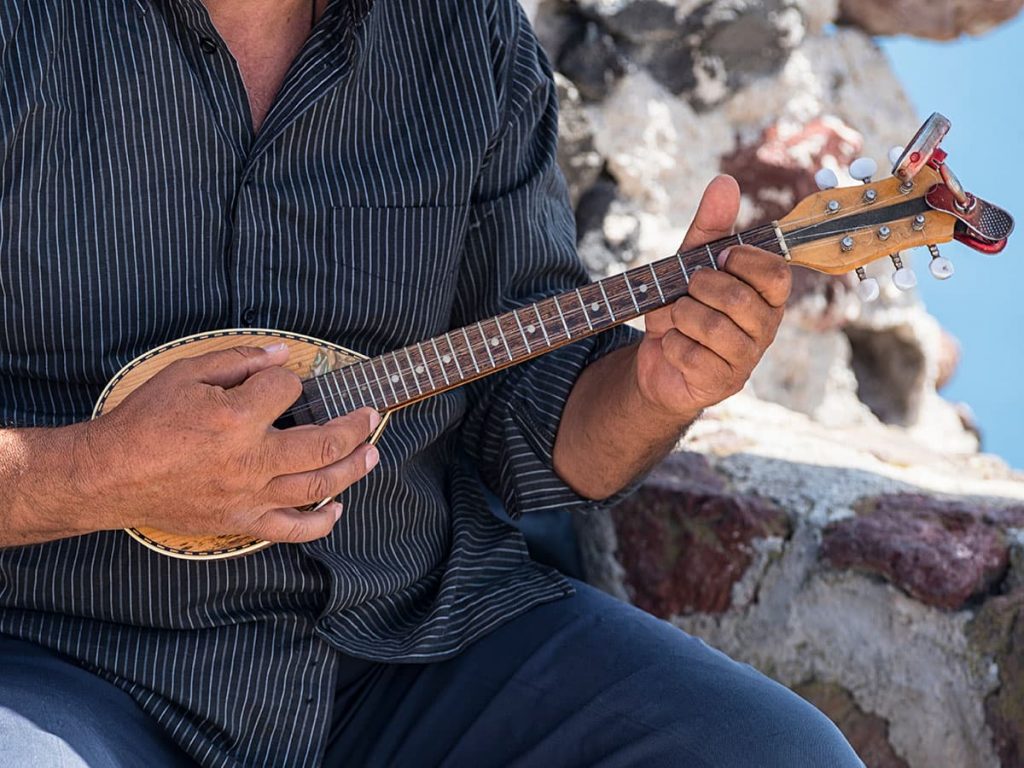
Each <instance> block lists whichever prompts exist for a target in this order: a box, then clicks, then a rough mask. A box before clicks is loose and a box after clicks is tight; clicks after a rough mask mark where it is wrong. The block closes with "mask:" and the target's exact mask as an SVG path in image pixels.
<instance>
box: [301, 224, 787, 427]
mask: <svg viewBox="0 0 1024 768" xmlns="http://www.w3.org/2000/svg"><path fill="white" fill-rule="evenodd" d="M759 230H761V231H759ZM769 232H771V233H772V239H771V240H768V241H762V240H760V239H758V235H759V234H768V233H769ZM743 234H745V235H746V239H743V240H742V242H743V244H745V245H751V246H754V247H766V246H773V245H774V246H775V247H778V246H777V240H776V239H775V237H774V228H773V227H771V226H765V227H757V228H754V229H751V230H749V231H747V232H746V233H741V237H742V236H743ZM729 240H735V241H736V242H737V244H739V242H740V240H739V238H737V237H736V236H735V235H733V236H731V237H727V238H722V239H721V240H719V241H715V243H709V244H708V245H715V244H720V243H723V242H727V241H729ZM705 251H706V247H705V246H700V247H698V248H694V249H692V250H690V251H686V252H677V254H675V256H670V257H668V258H667V259H661V260H659V262H654V263H652V264H648V265H641V266H640V267H634V268H633V269H631V270H628V271H627V273H626V274H627V275H628V273H629V272H641V271H647V270H648V269H649V268H650V267H652V266H656V265H657V264H659V263H665V262H671V261H672V260H673V259H675V258H682V259H683V260H684V263H686V265H687V267H689V269H688V271H695V270H696V269H698V268H700V267H703V266H704V263H703V262H704V259H705V258H706V257H705V256H704V253H705ZM716 268H717V267H716ZM680 275H682V272H680ZM618 277H623V275H621V274H620V275H613V276H611V277H610V278H606V280H609V281H610V280H614V279H615V278H618ZM677 279H678V277H677V276H672V280H677ZM684 279H685V278H684ZM626 280H627V281H628V277H627V278H626ZM660 280H661V278H659V281H660ZM595 284H596V283H595ZM687 284H688V281H687ZM592 285H593V284H592ZM623 286H624V289H621V288H620V289H619V290H618V291H616V290H615V289H614V288H613V287H612V286H610V285H609V286H608V288H611V290H609V291H608V292H607V293H606V296H607V299H608V303H609V304H610V303H613V302H625V303H627V306H628V303H631V302H634V301H636V297H635V295H634V294H633V293H632V292H631V291H630V290H629V287H628V282H625V281H624V282H623ZM585 287H586V286H581V288H585ZM670 290H671V287H670ZM568 295H571V292H569V293H568V294H560V295H559V296H549V297H546V298H544V299H541V300H540V301H537V302H534V303H533V304H528V305H525V306H523V307H517V308H516V309H515V310H512V311H510V312H508V313H503V314H502V315H499V316H495V317H491V318H486V319H485V320H482V321H481V322H482V323H483V322H486V323H493V324H495V327H497V328H498V330H499V335H501V336H503V335H504V329H503V328H502V327H501V325H500V323H499V322H498V318H499V317H507V316H508V315H511V314H512V312H516V313H520V312H523V311H524V310H529V309H530V308H531V307H533V306H537V307H539V306H540V305H543V304H545V303H546V302H552V303H554V302H555V301H557V300H558V299H559V298H564V297H565V296H568ZM645 303H646V302H645ZM637 304H638V305H639V302H637ZM666 305H667V302H666V303H664V304H663V303H662V302H660V301H659V302H658V304H657V305H656V306H651V307H645V308H644V309H641V310H640V311H639V312H633V311H632V310H628V311H627V312H626V313H621V312H620V314H619V315H618V317H615V315H614V310H613V309H610V312H611V314H612V316H613V318H614V319H613V320H612V322H611V323H607V322H606V323H604V324H603V325H601V326H600V327H595V328H594V329H593V330H590V329H584V332H582V333H577V335H576V336H570V335H568V334H567V335H566V337H565V338H564V339H559V340H558V341H556V342H554V343H552V344H546V345H545V347H546V348H544V349H540V348H539V347H537V346H534V345H530V344H529V343H528V342H527V343H526V348H525V349H523V350H522V351H521V352H520V353H518V354H512V353H510V359H508V360H503V361H500V362H497V363H493V364H492V365H490V366H488V367H485V368H484V369H483V370H478V369H477V366H474V371H473V372H471V373H469V374H468V375H466V374H465V372H463V375H460V376H458V377H457V378H456V381H455V383H454V384H451V383H450V381H447V380H446V384H445V387H441V386H438V382H433V383H432V384H431V385H429V386H428V387H427V389H426V390H424V389H423V388H422V387H420V386H417V385H414V387H415V389H416V390H417V392H416V395H414V396H413V395H412V390H411V389H410V388H409V386H408V381H409V379H410V377H412V376H413V375H414V373H415V374H416V376H417V378H416V379H415V380H414V381H416V382H418V381H419V380H420V377H422V376H425V375H426V373H427V371H428V370H430V364H429V362H428V361H427V359H426V356H425V355H424V354H423V352H422V350H421V349H419V348H420V347H421V345H423V344H431V342H435V343H436V339H426V340H424V341H422V342H419V343H418V344H412V345H409V346H407V347H403V348H401V349H398V350H394V351H392V352H387V353H384V354H383V355H379V356H377V357H375V358H372V359H370V360H361V361H359V362H356V363H353V364H352V365H350V366H345V367H343V368H339V369H337V370H334V371H329V372H327V373H326V374H321V375H320V376H317V377H314V378H312V379H309V381H317V384H318V388H319V389H320V397H321V400H322V401H323V405H329V404H330V402H335V403H337V401H338V400H339V399H341V400H342V404H343V405H344V400H345V398H346V396H347V399H349V400H351V401H353V404H354V405H355V406H356V407H360V405H359V403H360V402H361V403H364V404H367V405H375V404H376V401H377V400H378V399H380V397H379V396H378V394H377V391H379V393H380V395H382V396H383V401H384V402H385V404H386V402H387V400H388V397H387V389H391V390H393V394H394V396H395V397H396V398H397V400H398V401H399V402H403V401H409V400H414V399H418V398H421V397H423V398H425V397H428V396H431V395H432V394H434V393H437V392H438V391H439V390H442V389H445V388H448V387H451V386H458V385H461V384H464V383H468V382H469V381H471V380H473V379H475V378H479V377H483V376H486V375H489V374H490V373H493V372H495V371H496V370H498V369H499V368H501V367H503V366H508V365H512V364H515V363H518V362H521V361H523V360H525V359H527V358H528V357H530V356H536V355H538V354H543V353H546V352H548V351H552V350H553V349H555V348H557V347H560V346H563V345H565V344H568V343H571V342H572V341H576V340H580V339H582V338H586V337H587V336H590V335H593V334H596V333H599V332H601V331H604V330H607V329H609V328H612V327H614V326H615V325H618V324H621V323H624V322H626V321H628V320H631V319H634V318H635V317H639V316H640V315H643V314H645V313H647V312H649V311H653V310H654V309H657V308H658V307H659V306H666ZM558 306H559V308H560V309H561V310H562V312H563V315H564V316H565V317H566V319H567V320H569V319H571V320H572V321H573V322H576V321H577V320H578V319H579V317H580V316H581V315H583V316H586V315H585V310H584V308H583V307H581V306H575V305H573V306H569V307H562V306H561V304H559V305H558ZM520 320H521V318H520ZM469 327H471V326H467V328H469ZM459 330H461V329H453V331H449V334H451V333H456V334H457V333H458V332H459ZM554 333H555V334H556V335H557V334H558V331H555V332H554ZM443 335H444V334H443ZM438 338H441V337H438ZM491 338H492V339H493V338H497V337H494V336H492V337H491ZM481 341H482V344H478V343H476V342H473V341H472V340H469V343H468V345H466V346H464V347H463V348H462V352H461V354H464V353H465V352H469V353H470V355H471V356H472V357H473V358H474V359H484V356H485V355H486V356H487V357H486V361H490V360H491V359H492V353H490V352H489V350H488V349H487V339H486V338H485V336H484V335H483V334H481ZM524 341H525V339H524ZM505 344H506V345H507V344H508V342H507V340H506V342H505ZM451 346H452V352H453V355H452V356H451V357H452V358H453V359H458V355H459V354H460V352H458V351H456V346H455V345H454V344H453V345H451ZM410 349H414V350H419V353H420V354H419V356H420V358H421V360H422V363H423V364H422V366H417V365H416V364H415V363H413V365H412V367H409V366H407V365H406V364H404V363H402V361H401V360H400V359H399V358H398V353H399V352H402V351H406V352H408V350H410ZM506 351H509V350H506ZM388 355H391V356H392V359H393V361H394V362H393V363H392V365H391V366H390V367H389V366H388V365H387V363H386V362H385V361H384V359H383V358H385V357H387V356H388ZM477 355H479V357H477ZM435 357H436V362H438V363H440V364H441V366H442V367H443V365H444V363H443V361H442V357H443V356H438V355H435ZM374 361H380V363H381V365H382V366H383V367H384V369H385V378H386V379H388V381H386V382H384V381H381V379H380V377H379V376H378V374H377V368H376V366H375V365H374ZM410 362H412V361H411V360H410ZM360 367H361V368H360ZM418 367H422V368H423V372H422V373H418V372H416V371H415V369H416V368H418ZM356 368H360V370H355V369H356ZM367 368H368V369H369V371H370V373H371V374H372V377H371V376H370V375H368V374H367V371H366V369H367ZM395 369H397V373H395V374H391V371H392V370H395ZM440 370H441V367H439V368H438V370H437V371H432V372H438V373H439V372H440ZM360 372H361V373H362V374H363V378H365V379H366V380H367V383H366V384H362V383H359V382H358V381H353V378H354V377H355V376H356V375H357V374H358V373H360ZM349 374H351V376H350V375H349ZM389 374H390V375H391V376H397V377H398V379H399V381H398V382H395V381H393V379H390V378H389ZM442 375H443V374H442ZM328 376H333V377H335V378H340V377H345V378H344V379H343V380H342V384H344V385H345V389H344V392H342V391H341V387H340V386H339V387H336V388H335V389H334V390H331V389H330V387H331V383H332V382H330V381H328V380H327V377H328ZM371 378H372V380H371ZM439 378H441V377H439ZM448 379H449V380H450V379H451V376H449V377H448ZM321 383H322V385H321ZM374 384H376V385H377V387H376V389H377V391H375V390H374V386H373V385H374ZM396 384H397V385H398V386H399V387H400V388H401V390H404V391H405V392H406V393H407V396H406V398H401V397H400V396H399V394H398V392H399V389H398V388H396V386H395V385H396ZM385 387H387V389H386V388H385ZM325 388H326V389H327V390H328V391H327V396H326V397H325V396H324V394H323V392H324V389H325ZM335 394H336V395H337V397H335ZM323 405H321V406H317V405H316V404H310V403H306V404H302V405H298V406H294V407H293V408H291V409H289V410H288V411H286V412H285V415H290V416H296V415H300V414H304V413H307V412H310V411H313V410H316V409H318V407H319V408H320V409H323Z"/></svg>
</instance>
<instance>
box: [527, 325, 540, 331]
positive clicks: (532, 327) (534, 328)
mask: <svg viewBox="0 0 1024 768" xmlns="http://www.w3.org/2000/svg"><path fill="white" fill-rule="evenodd" d="M536 330H537V326H535V325H533V324H530V325H528V326H526V332H527V333H533V332H534V331H536Z"/></svg>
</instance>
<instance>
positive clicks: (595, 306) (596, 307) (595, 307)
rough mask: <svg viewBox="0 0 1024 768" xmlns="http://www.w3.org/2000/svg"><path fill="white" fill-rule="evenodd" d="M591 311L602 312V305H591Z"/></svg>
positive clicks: (595, 303)
mask: <svg viewBox="0 0 1024 768" xmlns="http://www.w3.org/2000/svg"><path fill="white" fill-rule="evenodd" d="M590 311H591V312H600V311H601V305H600V304H598V303H597V302H596V301H595V302H594V303H593V304H591V305H590Z"/></svg>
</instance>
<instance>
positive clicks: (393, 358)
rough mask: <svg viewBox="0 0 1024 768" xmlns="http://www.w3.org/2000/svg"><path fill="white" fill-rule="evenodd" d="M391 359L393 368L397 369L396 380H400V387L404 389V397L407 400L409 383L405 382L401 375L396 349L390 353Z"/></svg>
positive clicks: (400, 365) (400, 364)
mask: <svg viewBox="0 0 1024 768" xmlns="http://www.w3.org/2000/svg"><path fill="white" fill-rule="evenodd" d="M391 359H392V360H393V361H394V364H395V370H396V371H398V380H399V381H401V382H402V389H403V390H405V399H406V400H408V399H409V396H410V393H409V385H408V384H406V383H405V376H403V375H402V363H401V362H400V361H399V359H398V352H397V351H395V352H392V353H391Z"/></svg>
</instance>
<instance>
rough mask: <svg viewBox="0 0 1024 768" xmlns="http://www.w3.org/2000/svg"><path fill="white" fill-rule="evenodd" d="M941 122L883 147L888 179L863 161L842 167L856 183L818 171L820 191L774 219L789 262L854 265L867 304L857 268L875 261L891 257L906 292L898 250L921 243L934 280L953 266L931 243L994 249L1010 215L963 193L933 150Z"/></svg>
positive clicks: (869, 293)
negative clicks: (848, 184) (896, 144)
mask: <svg viewBox="0 0 1024 768" xmlns="http://www.w3.org/2000/svg"><path fill="white" fill-rule="evenodd" d="M949 127H950V123H949V121H948V120H947V119H946V118H944V117H942V115H939V114H937V113H936V114H933V115H932V116H931V117H930V118H928V120H927V121H926V122H925V124H924V125H923V126H922V127H921V129H920V130H919V131H918V132H917V134H916V135H915V136H914V138H913V139H912V140H911V142H910V144H909V145H908V146H907V147H906V148H905V149H904V148H903V147H894V148H893V149H892V150H890V152H889V160H890V162H891V163H892V165H893V176H891V177H890V178H887V179H883V180H881V181H873V179H872V177H873V176H874V175H875V173H876V172H877V170H878V164H877V163H875V162H874V161H873V160H871V159H870V158H859V159H858V160H855V161H854V162H853V164H852V165H851V166H850V175H851V176H853V177H854V178H855V179H858V180H860V181H862V182H863V186H860V187H848V188H844V189H839V188H838V187H837V185H838V179H837V178H836V175H835V173H833V172H832V171H829V170H822V171H819V172H818V173H817V174H816V176H815V181H816V182H817V183H818V187H819V188H820V189H821V190H822V191H821V192H818V193H816V194H814V195H811V196H810V197H807V198H806V199H804V200H803V201H802V202H801V203H800V204H799V205H797V207H796V208H794V209H793V211H792V212H790V214H789V215H788V216H786V217H785V218H784V219H782V220H780V221H779V222H778V226H779V228H780V231H781V233H782V236H783V237H784V238H785V241H786V246H787V247H788V251H789V253H788V256H789V260H790V262H791V263H793V264H799V265H801V266H805V267H810V268H811V269H815V270H817V271H819V272H826V273H829V274H842V273H845V272H849V271H852V270H856V272H857V276H858V277H860V279H861V284H860V293H861V296H862V298H864V299H865V300H868V301H870V300H872V299H874V298H875V297H877V296H878V292H879V291H878V283H877V281H875V280H874V279H873V278H868V277H867V276H866V274H865V273H864V269H863V268H864V265H866V264H869V263H871V262H873V261H876V260H878V259H881V258H886V257H888V258H890V259H891V260H892V262H893V265H894V266H895V267H896V273H895V274H894V275H893V282H894V284H895V285H896V287H897V288H900V289H901V290H908V289H910V288H913V287H914V285H916V282H917V281H916V278H915V277H914V274H913V273H912V272H911V271H910V270H909V269H907V268H906V267H904V266H903V262H902V260H901V258H900V255H899V254H900V252H901V251H904V250H907V249H910V248H916V247H919V246H927V247H928V250H929V252H930V254H931V257H932V258H931V263H930V264H929V270H930V271H931V273H932V275H934V276H935V277H936V278H938V279H940V280H945V279H946V278H948V277H950V276H951V275H952V274H953V264H952V262H950V261H949V260H948V259H946V258H944V257H943V256H941V255H940V254H939V250H938V244H939V243H946V242H949V241H950V240H953V239H954V238H955V239H957V240H960V241H961V242H963V243H965V244H967V245H969V246H971V247H972V248H974V249H975V250H979V251H982V252H983V253H998V252H999V251H1001V250H1002V249H1003V248H1004V247H1005V246H1006V240H1007V238H1008V237H1009V235H1010V233H1011V232H1012V231H1013V219H1012V217H1011V216H1010V215H1009V214H1008V213H1007V212H1006V211H1004V210H1003V209H1001V208H999V207H997V206H994V205H992V204H991V203H988V202H986V201H985V200H982V199H981V198H979V197H976V196H974V195H972V194H970V193H969V192H967V191H965V190H964V188H963V187H962V186H961V184H960V182H959V180H958V179H957V178H956V176H955V175H954V174H953V172H952V171H951V170H950V169H949V166H948V165H947V164H946V153H945V152H944V151H943V150H942V149H941V148H940V147H939V144H940V143H941V141H942V138H943V137H944V136H945V135H946V133H947V132H948V131H949Z"/></svg>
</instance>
